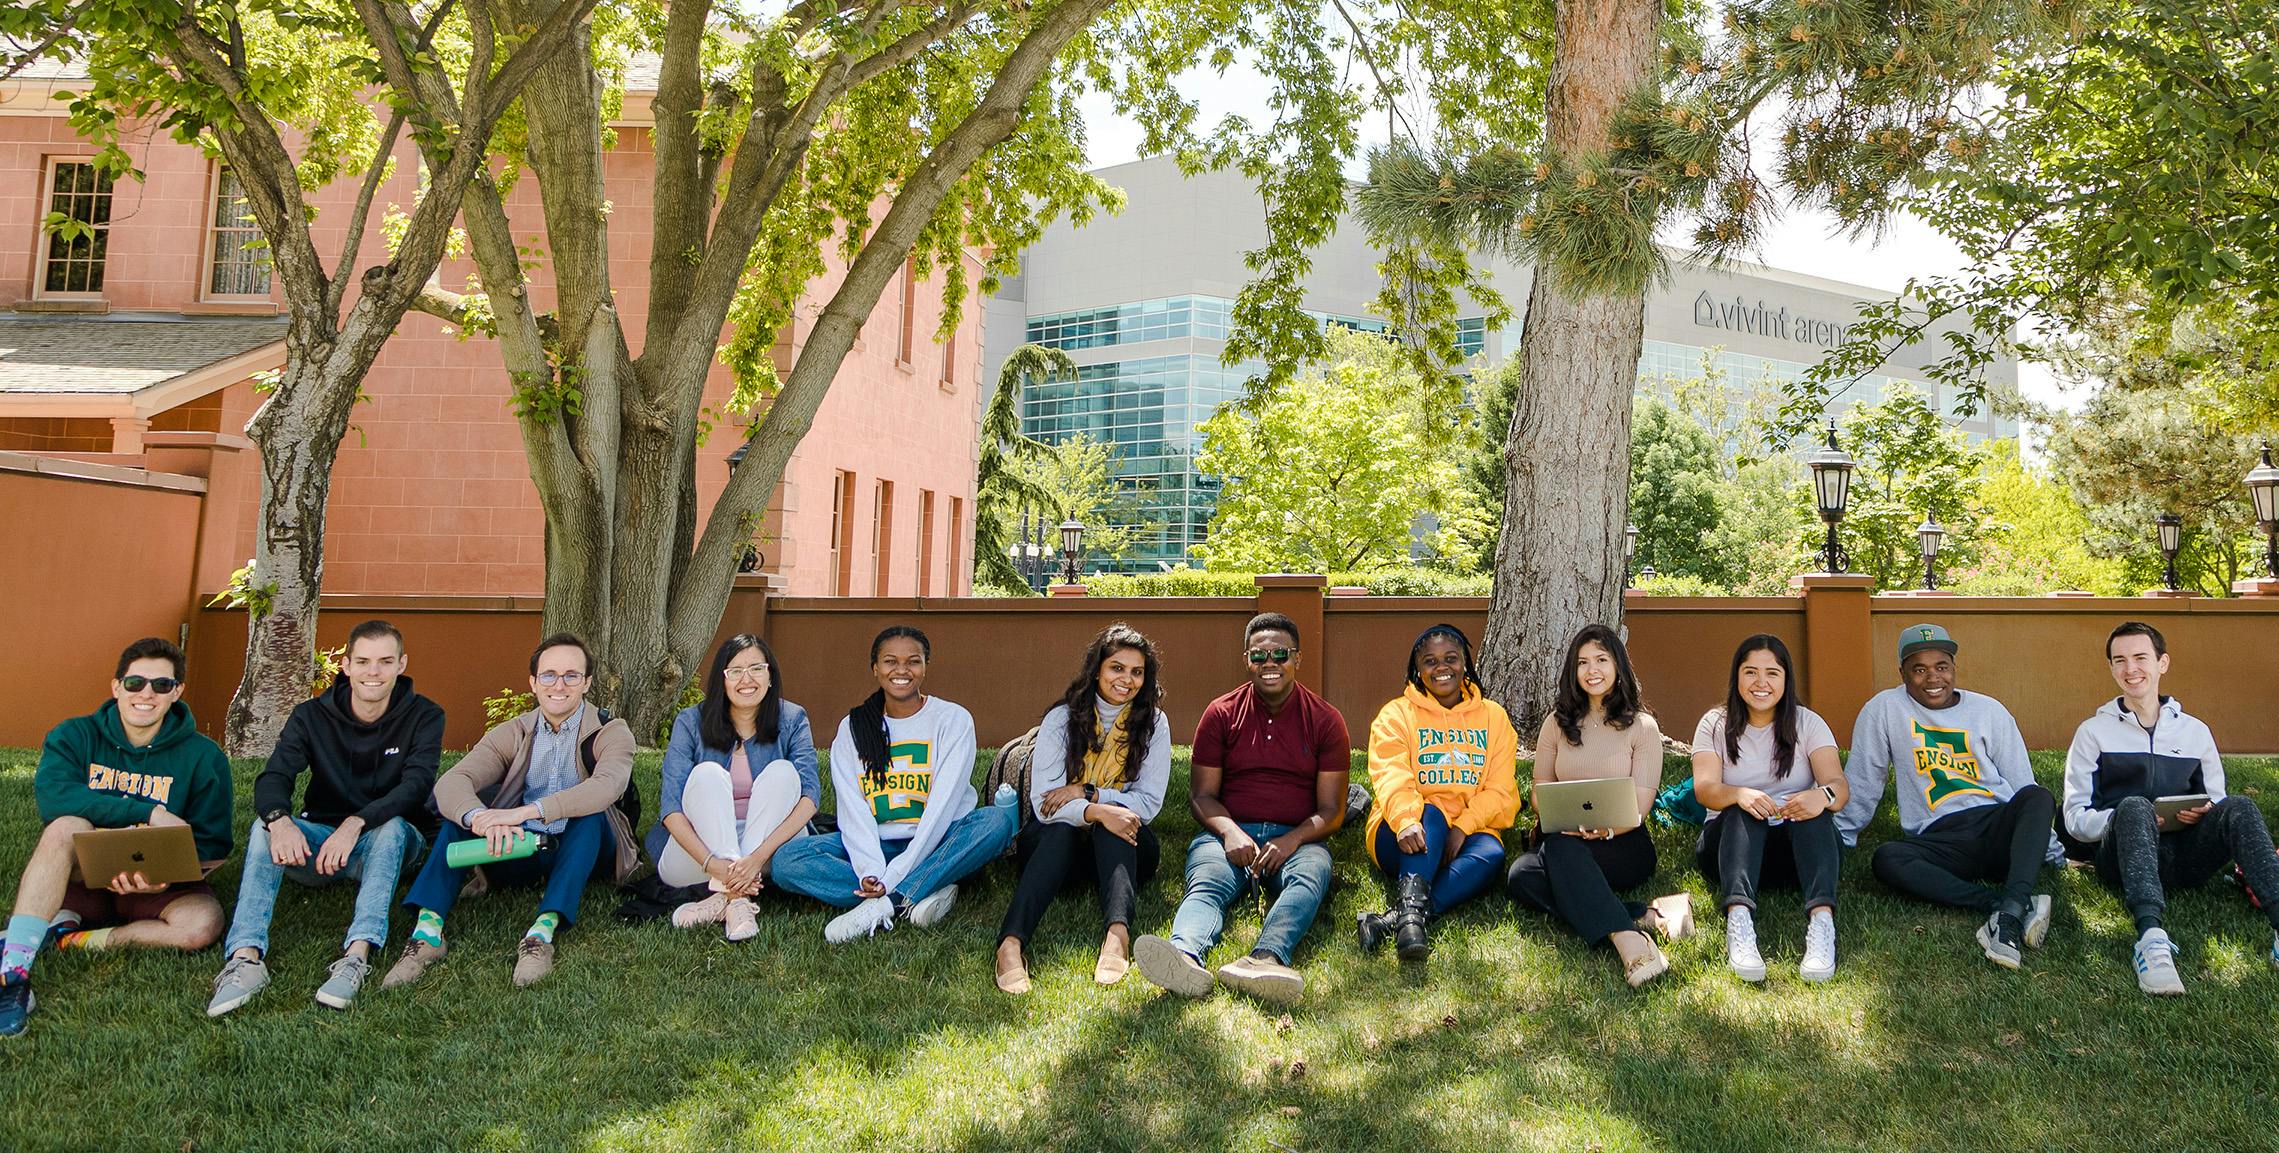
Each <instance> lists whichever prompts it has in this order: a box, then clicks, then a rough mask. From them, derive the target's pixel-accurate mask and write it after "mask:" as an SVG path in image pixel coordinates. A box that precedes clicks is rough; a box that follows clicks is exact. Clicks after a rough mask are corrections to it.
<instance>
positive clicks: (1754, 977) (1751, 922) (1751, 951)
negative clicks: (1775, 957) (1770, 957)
mask: <svg viewBox="0 0 2279 1153" xmlns="http://www.w3.org/2000/svg"><path fill="white" fill-rule="evenodd" d="M1725 964H1726V965H1727V966H1728V967H1730V968H1731V969H1732V970H1733V975H1734V976H1736V977H1739V978H1741V979H1742V980H1744V981H1750V982H1755V981H1762V980H1764V979H1765V955H1764V954H1763V953H1760V952H1758V951H1757V921H1756V918H1755V917H1752V916H1751V915H1750V914H1749V910H1748V909H1747V908H1745V907H1743V906H1740V905H1735V906H1733V907H1732V908H1730V909H1727V910H1725Z"/></svg>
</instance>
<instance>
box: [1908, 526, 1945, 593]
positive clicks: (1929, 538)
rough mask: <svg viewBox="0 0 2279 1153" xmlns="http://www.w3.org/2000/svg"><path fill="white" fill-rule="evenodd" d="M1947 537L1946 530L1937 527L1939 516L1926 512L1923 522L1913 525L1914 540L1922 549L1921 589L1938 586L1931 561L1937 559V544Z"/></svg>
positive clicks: (1932, 588) (1927, 589)
mask: <svg viewBox="0 0 2279 1153" xmlns="http://www.w3.org/2000/svg"><path fill="white" fill-rule="evenodd" d="M1946 539H1947V530H1945V529H1943V528H1940V527H1939V518H1938V517H1936V516H1933V515H1932V514H1930V513H1928V512H1926V513H1924V514H1923V523H1922V524H1919V525H1916V526H1915V542H1916V543H1917V544H1919V545H1921V546H1922V549H1923V591H1924V592H1930V591H1932V590H1934V589H1937V588H1938V587H1939V575H1938V572H1937V570H1936V569H1935V568H1934V567H1933V563H1934V562H1936V561H1937V560H1938V559H1939V545H1940V544H1941V543H1943V542H1944V541H1945V540H1946Z"/></svg>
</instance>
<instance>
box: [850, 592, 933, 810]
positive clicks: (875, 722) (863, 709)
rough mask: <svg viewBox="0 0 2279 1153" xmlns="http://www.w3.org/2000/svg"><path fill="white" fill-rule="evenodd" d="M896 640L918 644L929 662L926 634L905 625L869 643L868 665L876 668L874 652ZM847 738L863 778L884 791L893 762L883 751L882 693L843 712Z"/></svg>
mask: <svg viewBox="0 0 2279 1153" xmlns="http://www.w3.org/2000/svg"><path fill="white" fill-rule="evenodd" d="M897 637H908V638H910V639H911V640H914V641H917V642H918V652H919V653H920V654H921V655H922V656H924V657H926V658H927V659H929V660H930V659H932V658H933V655H934V645H933V642H931V641H928V640H927V639H926V634H925V633H922V632H919V631H918V630H917V629H915V628H913V627H911V626H909V625H888V626H887V627H886V628H884V629H881V630H880V631H879V634H878V636H876V637H874V638H872V639H871V642H870V663H871V664H872V665H876V664H878V650H880V649H882V648H884V647H886V642H888V641H890V640H894V639H895V638H897ZM847 734H848V735H849V736H852V737H853V738H854V739H855V755H857V756H859V757H861V758H862V762H863V775H865V776H867V777H869V778H870V783H871V787H872V788H884V787H886V770H887V767H888V765H889V764H890V763H892V761H893V759H894V754H893V753H892V752H890V751H889V750H888V748H887V743H888V742H887V739H886V690H885V689H872V690H871V694H870V695H869V696H867V697H864V698H863V702H862V703H861V704H859V705H856V706H855V707H854V708H851V709H848V710H847Z"/></svg>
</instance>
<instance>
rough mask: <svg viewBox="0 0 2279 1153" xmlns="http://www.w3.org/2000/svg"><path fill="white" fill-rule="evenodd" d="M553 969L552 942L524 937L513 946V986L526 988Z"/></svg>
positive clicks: (540, 979) (541, 979) (544, 977)
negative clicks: (519, 942)
mask: <svg viewBox="0 0 2279 1153" xmlns="http://www.w3.org/2000/svg"><path fill="white" fill-rule="evenodd" d="M553 971H554V942H552V941H541V940H539V939H538V938H536V937H524V938H523V939H522V943H521V944H520V945H517V946H515V948H514V986H515V988H517V989H527V988H529V987H530V986H532V985H535V984H537V983H538V982H540V981H543V980H545V979H546V974H548V973H551V972H553Z"/></svg>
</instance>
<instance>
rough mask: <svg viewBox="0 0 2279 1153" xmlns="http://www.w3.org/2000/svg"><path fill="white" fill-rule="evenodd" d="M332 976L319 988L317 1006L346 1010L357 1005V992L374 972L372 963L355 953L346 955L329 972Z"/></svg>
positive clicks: (335, 962) (333, 964) (334, 963)
mask: <svg viewBox="0 0 2279 1153" xmlns="http://www.w3.org/2000/svg"><path fill="white" fill-rule="evenodd" d="M328 971H329V972H330V973H331V974H332V976H329V977H326V978H325V979H324V984H322V985H319V986H317V1004H319V1005H322V1006H324V1007H325V1008H327V1009H345V1008H347V1007H349V1006H350V1005H353V1004H355V1003H356V992H357V990H359V989H362V988H363V987H364V978H365V976H366V975H367V974H369V973H371V971H372V961H371V959H370V958H368V957H359V956H357V955H356V954H354V953H344V954H342V955H341V958H340V959H339V960H337V961H334V962H333V963H332V968H331V969H330V970H328Z"/></svg>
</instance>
